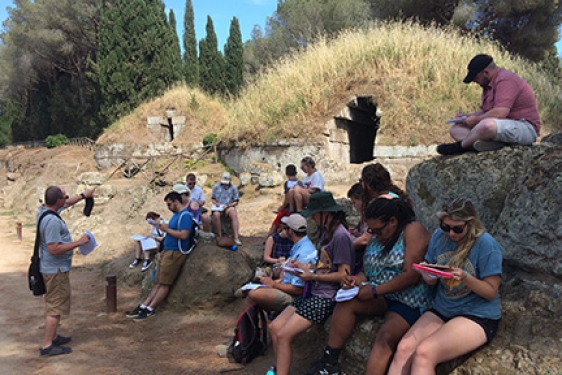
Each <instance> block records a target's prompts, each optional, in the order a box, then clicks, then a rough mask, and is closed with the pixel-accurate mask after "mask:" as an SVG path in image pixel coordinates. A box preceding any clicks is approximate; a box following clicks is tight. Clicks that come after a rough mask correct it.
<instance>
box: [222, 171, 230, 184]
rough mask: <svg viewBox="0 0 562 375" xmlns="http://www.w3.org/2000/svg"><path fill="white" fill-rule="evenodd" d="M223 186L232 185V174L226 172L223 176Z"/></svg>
mask: <svg viewBox="0 0 562 375" xmlns="http://www.w3.org/2000/svg"><path fill="white" fill-rule="evenodd" d="M221 184H230V173H228V172H224V173H223V174H222V177H221Z"/></svg>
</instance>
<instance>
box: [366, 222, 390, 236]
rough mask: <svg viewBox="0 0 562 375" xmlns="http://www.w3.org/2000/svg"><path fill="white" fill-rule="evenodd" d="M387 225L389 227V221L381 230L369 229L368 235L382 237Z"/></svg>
mask: <svg viewBox="0 0 562 375" xmlns="http://www.w3.org/2000/svg"><path fill="white" fill-rule="evenodd" d="M387 225H388V221H387V222H385V223H384V225H383V226H382V227H380V228H377V229H371V228H367V233H370V234H375V235H377V236H380V235H381V234H382V231H383V230H384V228H386V226H387Z"/></svg>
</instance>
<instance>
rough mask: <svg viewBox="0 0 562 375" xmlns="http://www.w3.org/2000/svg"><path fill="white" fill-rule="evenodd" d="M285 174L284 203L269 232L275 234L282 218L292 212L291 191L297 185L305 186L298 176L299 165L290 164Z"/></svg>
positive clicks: (278, 210)
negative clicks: (290, 203)
mask: <svg viewBox="0 0 562 375" xmlns="http://www.w3.org/2000/svg"><path fill="white" fill-rule="evenodd" d="M285 176H286V177H287V180H286V181H285V183H284V184H283V194H284V198H283V203H282V204H281V206H279V208H278V209H277V216H276V217H275V220H274V221H273V224H271V228H269V232H268V233H267V234H273V233H275V232H277V229H278V228H279V224H280V223H281V218H282V217H284V216H289V215H290V214H291V209H290V205H289V194H288V193H289V191H291V189H294V187H295V186H297V185H299V186H304V184H303V183H302V181H301V180H299V179H298V178H297V167H295V165H294V164H289V165H287V166H286V167H285Z"/></svg>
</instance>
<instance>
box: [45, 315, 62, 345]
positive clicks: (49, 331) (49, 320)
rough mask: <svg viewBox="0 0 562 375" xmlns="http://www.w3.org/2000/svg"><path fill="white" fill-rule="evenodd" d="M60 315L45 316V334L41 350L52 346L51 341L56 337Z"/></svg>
mask: <svg viewBox="0 0 562 375" xmlns="http://www.w3.org/2000/svg"><path fill="white" fill-rule="evenodd" d="M59 322H60V315H47V314H45V334H44V336H43V346H42V348H43V349H46V348H48V347H49V346H51V345H52V343H53V340H54V339H55V337H56V336H57V327H58V326H59Z"/></svg>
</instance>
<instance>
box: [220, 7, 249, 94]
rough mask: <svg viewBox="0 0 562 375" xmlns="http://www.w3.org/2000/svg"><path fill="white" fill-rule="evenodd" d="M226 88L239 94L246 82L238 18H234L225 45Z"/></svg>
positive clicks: (232, 92) (231, 92)
mask: <svg viewBox="0 0 562 375" xmlns="http://www.w3.org/2000/svg"><path fill="white" fill-rule="evenodd" d="M224 59H225V72H226V88H227V90H228V92H229V93H230V94H231V95H237V94H238V93H239V92H240V89H241V88H242V84H243V83H244V76H243V72H244V47H243V45H242V33H241V31H240V23H239V22H238V18H236V17H234V18H232V21H231V22H230V33H229V36H228V40H227V41H226V44H225V46H224Z"/></svg>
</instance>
